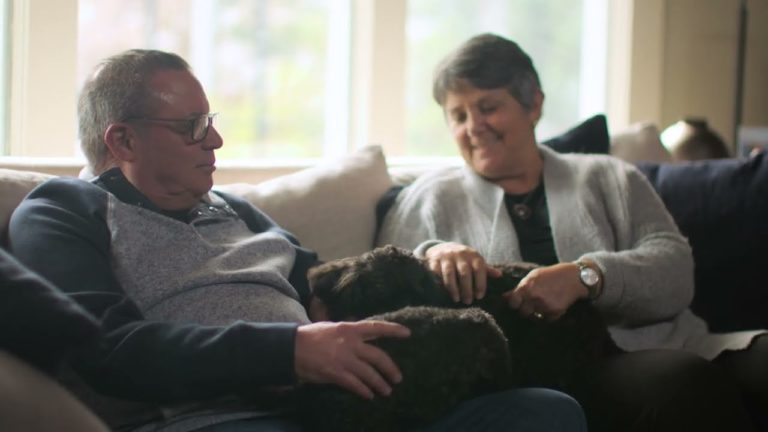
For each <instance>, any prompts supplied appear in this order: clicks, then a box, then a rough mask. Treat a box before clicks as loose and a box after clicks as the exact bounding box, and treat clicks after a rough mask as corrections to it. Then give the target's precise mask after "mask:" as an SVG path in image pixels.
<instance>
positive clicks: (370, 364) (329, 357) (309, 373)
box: [295, 321, 410, 399]
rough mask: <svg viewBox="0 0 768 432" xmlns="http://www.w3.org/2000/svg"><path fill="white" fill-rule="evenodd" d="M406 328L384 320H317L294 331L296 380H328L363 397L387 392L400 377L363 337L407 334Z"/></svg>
mask: <svg viewBox="0 0 768 432" xmlns="http://www.w3.org/2000/svg"><path fill="white" fill-rule="evenodd" d="M408 336H410V330H408V328H407V327H404V326H402V325H400V324H395V323H390V322H384V321H358V322H339V323H332V322H319V323H314V324H307V325H303V326H300V327H299V328H298V331H297V333H296V351H295V368H296V376H297V377H298V378H299V380H300V381H304V382H311V383H332V384H336V385H338V386H340V387H343V388H345V389H347V390H349V391H351V392H353V393H355V394H357V395H359V396H361V397H363V398H366V399H372V398H373V397H374V394H375V393H378V394H380V395H384V396H386V395H389V394H390V393H391V392H392V387H391V384H396V383H398V382H400V381H401V380H402V374H401V373H400V369H399V368H398V367H397V365H396V364H395V363H394V362H393V361H392V359H391V358H390V357H389V356H388V355H387V354H386V353H385V352H384V351H382V350H381V349H379V348H378V347H376V346H373V345H371V344H368V343H367V341H370V340H373V339H376V338H380V337H400V338H404V337H408Z"/></svg>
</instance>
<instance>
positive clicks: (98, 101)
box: [77, 49, 191, 175]
mask: <svg viewBox="0 0 768 432" xmlns="http://www.w3.org/2000/svg"><path fill="white" fill-rule="evenodd" d="M161 70H181V71H190V70H191V68H190V66H189V64H188V63H187V62H186V61H185V60H184V59H183V58H181V57H180V56H178V55H176V54H173V53H168V52H163V51H157V50H143V49H133V50H128V51H124V52H122V53H120V54H117V55H114V56H112V57H109V58H107V59H105V60H104V61H102V62H101V63H100V64H99V65H98V66H97V67H96V68H95V70H94V72H93V74H92V75H91V76H90V78H89V79H88V80H87V81H86V82H85V85H84V86H83V89H82V91H81V92H80V98H79V100H78V104H77V108H78V127H79V134H80V147H81V148H82V150H83V153H84V154H85V157H86V158H87V159H88V165H89V166H90V169H91V171H92V172H93V174H95V175H98V174H101V173H102V172H103V171H105V170H106V169H107V168H109V164H110V155H109V150H108V149H107V146H106V144H105V143H104V132H105V131H106V130H107V127H109V125H110V124H112V123H115V122H120V121H125V120H126V119H129V118H131V117H140V116H144V115H147V111H148V110H149V109H150V108H151V107H150V104H151V102H152V99H153V98H152V89H151V88H150V87H149V80H150V79H151V78H152V76H153V74H154V73H155V72H158V71H161Z"/></svg>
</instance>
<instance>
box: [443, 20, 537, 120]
mask: <svg viewBox="0 0 768 432" xmlns="http://www.w3.org/2000/svg"><path fill="white" fill-rule="evenodd" d="M465 81H467V82H469V83H470V84H472V85H473V86H474V87H477V88H479V89H484V90H489V89H496V88H502V87H503V88H506V89H507V90H508V91H509V93H510V94H511V95H512V97H514V98H515V99H516V100H517V101H518V102H519V103H520V105H522V106H523V108H525V109H526V110H527V111H530V110H531V109H532V108H533V106H534V101H535V97H536V94H537V93H538V92H540V91H541V83H540V82H539V75H538V73H537V72H536V68H535V67H533V61H531V58H530V57H529V56H528V54H526V53H525V51H523V50H522V48H520V46H519V45H518V44H516V43H515V42H513V41H511V40H509V39H505V38H503V37H501V36H498V35H495V34H490V33H484V34H481V35H477V36H474V37H472V38H470V39H469V40H467V41H466V42H464V43H463V44H462V45H461V46H459V48H457V49H456V51H454V52H453V53H451V54H449V55H448V56H447V57H446V58H445V59H444V60H443V61H442V62H441V63H440V64H439V65H438V67H437V69H436V70H435V78H434V81H433V83H432V95H433V97H434V98H435V101H436V102H437V103H438V104H440V106H443V104H444V103H445V98H446V96H447V94H448V93H449V92H452V91H456V90H459V89H460V88H461V85H462V84H463V83H464V82H465Z"/></svg>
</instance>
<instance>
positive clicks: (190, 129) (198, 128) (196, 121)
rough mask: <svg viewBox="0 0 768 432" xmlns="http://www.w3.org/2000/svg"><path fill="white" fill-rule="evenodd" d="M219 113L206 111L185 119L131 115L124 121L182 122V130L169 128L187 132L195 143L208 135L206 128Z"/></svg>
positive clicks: (174, 129) (209, 126)
mask: <svg viewBox="0 0 768 432" xmlns="http://www.w3.org/2000/svg"><path fill="white" fill-rule="evenodd" d="M218 114H219V113H207V114H201V115H199V116H197V117H193V118H186V119H172V118H157V117H131V118H128V119H126V120H125V121H143V122H151V123H177V124H184V125H185V127H184V130H183V131H179V130H177V129H176V128H171V129H172V130H173V131H175V132H178V133H181V134H189V137H190V139H191V142H192V143H197V142H200V141H202V140H204V139H205V137H207V136H208V130H209V129H210V128H211V126H212V125H213V118H214V117H216V116H217V115H218Z"/></svg>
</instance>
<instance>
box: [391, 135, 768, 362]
mask: <svg viewBox="0 0 768 432" xmlns="http://www.w3.org/2000/svg"><path fill="white" fill-rule="evenodd" d="M539 149H540V152H541V155H542V157H543V159H544V187H545V193H546V195H547V205H548V211H549V215H550V224H551V227H552V235H553V238H554V243H555V251H556V253H557V256H558V258H559V260H560V261H561V262H571V261H576V260H579V259H583V258H589V259H591V260H593V261H594V262H595V263H597V265H598V266H599V267H600V268H601V270H602V271H603V275H604V276H605V283H604V289H603V294H602V295H601V296H600V297H599V298H598V299H597V300H596V301H595V305H596V306H597V307H598V308H599V309H600V311H601V312H602V313H603V315H604V316H605V318H606V321H607V322H608V324H609V329H610V331H611V334H612V336H613V338H614V340H615V341H616V343H617V344H618V345H619V346H620V347H622V348H624V349H626V350H629V351H635V350H641V349H651V348H682V349H686V350H690V351H693V352H696V353H699V354H701V355H702V356H704V357H706V358H709V359H712V358H714V357H715V356H717V354H718V353H720V352H721V351H722V350H724V349H743V348H745V347H746V346H747V345H748V344H749V342H750V340H751V339H752V337H753V336H754V335H755V334H756V333H757V332H738V333H729V334H723V335H713V334H710V333H709V331H708V329H707V326H706V323H705V322H704V321H703V320H702V319H700V318H699V317H697V316H695V315H694V314H693V313H692V312H691V311H690V309H689V305H690V302H691V300H692V299H693V257H692V254H691V249H690V247H689V245H688V242H687V241H686V239H685V238H684V237H683V236H682V235H681V234H680V232H679V230H678V229H677V227H676V225H675V223H674V221H673V219H672V217H671V216H670V215H669V213H668V212H667V211H666V208H665V207H664V204H663V202H662V201H661V199H660V198H659V197H658V196H657V195H656V193H655V192H654V190H653V188H652V187H651V185H650V184H649V183H648V182H647V180H646V179H645V177H644V176H643V175H642V174H641V173H640V172H639V171H637V170H636V169H635V168H634V167H633V166H632V165H630V164H627V163H624V162H622V161H620V160H618V159H615V158H612V157H609V156H598V155H574V154H559V153H556V152H554V151H552V150H550V149H548V148H546V147H540V148H539ZM439 241H454V242H459V243H463V244H466V245H469V246H471V247H473V248H475V249H477V250H478V251H479V252H480V254H482V255H483V256H484V257H485V259H486V260H487V261H488V262H491V263H500V262H509V261H520V260H521V256H520V249H519V246H518V240H517V235H516V233H515V229H514V226H513V224H512V221H511V220H510V218H509V214H508V212H507V209H506V207H505V205H504V191H503V190H502V189H501V188H500V187H498V186H496V185H495V184H493V183H490V182H488V181H486V180H484V179H483V178H482V177H480V176H478V175H477V174H476V173H474V172H473V171H472V170H471V169H469V168H468V167H463V168H458V167H454V168H446V169H441V170H436V171H433V172H430V173H428V174H425V175H423V176H421V177H419V178H418V179H417V180H416V181H415V182H414V183H413V184H412V185H410V186H409V187H407V188H405V189H404V190H403V192H402V193H400V195H399V196H398V198H397V201H396V202H395V204H394V206H393V207H392V209H390V211H389V213H388V214H387V216H386V217H385V219H384V222H383V226H382V228H381V232H380V235H379V238H378V239H377V244H379V245H385V244H394V245H397V246H401V247H405V248H409V249H415V250H416V251H417V253H420V252H423V251H424V250H426V249H427V248H428V247H429V246H431V245H434V244H435V243H436V242H439Z"/></svg>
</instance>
